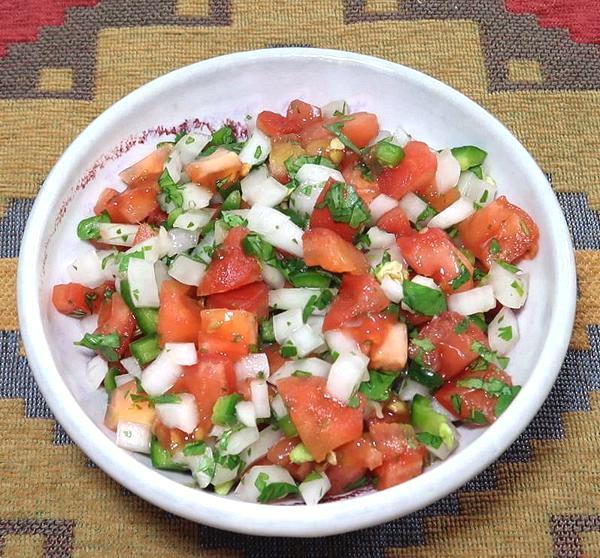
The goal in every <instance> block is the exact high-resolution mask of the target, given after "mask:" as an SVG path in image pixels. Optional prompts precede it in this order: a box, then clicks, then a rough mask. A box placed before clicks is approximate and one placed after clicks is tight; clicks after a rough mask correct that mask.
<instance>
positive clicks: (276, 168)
mask: <svg viewBox="0 0 600 558" xmlns="http://www.w3.org/2000/svg"><path fill="white" fill-rule="evenodd" d="M302 155H304V149H302V147H301V146H300V145H299V144H298V143H293V142H290V141H274V142H273V144H272V145H271V153H270V154H269V160H268V166H269V172H270V173H271V176H272V177H273V178H275V179H276V180H278V181H279V182H281V183H282V184H287V183H288V182H289V181H290V176H289V175H288V172H287V169H286V168H285V162H286V161H287V160H288V159H290V158H291V159H292V160H293V159H295V158H296V157H300V156H302Z"/></svg>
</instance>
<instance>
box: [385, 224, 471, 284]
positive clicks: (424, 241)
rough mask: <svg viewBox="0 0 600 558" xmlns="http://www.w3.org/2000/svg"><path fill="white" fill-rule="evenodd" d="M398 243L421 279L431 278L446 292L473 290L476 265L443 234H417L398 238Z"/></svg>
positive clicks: (439, 231) (433, 232) (430, 232)
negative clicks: (421, 276) (474, 267)
mask: <svg viewBox="0 0 600 558" xmlns="http://www.w3.org/2000/svg"><path fill="white" fill-rule="evenodd" d="M397 242H398V246H399V247H400V251H401V252H402V255H403V256H404V258H405V259H406V261H407V262H408V265H410V267H412V268H413V269H414V270H415V272H416V273H418V274H419V275H425V276H426V277H431V278H432V279H433V280H434V281H435V282H436V283H437V284H438V285H439V286H440V287H441V289H442V290H443V291H444V292H446V293H457V292H461V291H466V290H469V289H472V288H473V264H471V262H470V261H469V260H468V259H467V257H466V256H465V255H464V254H463V253H462V252H461V251H460V250H459V249H458V248H457V247H456V246H455V245H454V243H453V242H452V240H450V237H449V236H448V235H447V234H446V233H445V232H444V231H443V230H441V229H433V228H432V229H424V230H422V231H420V232H416V231H414V232H412V233H411V234H409V235H406V236H400V237H398V240H397ZM467 273H468V277H467V276H466V274H467ZM453 282H454V285H453ZM453 287H456V288H453Z"/></svg>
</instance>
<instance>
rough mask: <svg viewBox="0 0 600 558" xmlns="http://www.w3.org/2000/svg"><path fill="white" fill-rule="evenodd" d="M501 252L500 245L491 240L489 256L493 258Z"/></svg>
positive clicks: (493, 239)
mask: <svg viewBox="0 0 600 558" xmlns="http://www.w3.org/2000/svg"><path fill="white" fill-rule="evenodd" d="M501 250H502V249H501V248H500V243H499V242H498V241H497V240H496V239H495V238H492V241H491V242H490V254H492V255H494V256H495V255H496V254H499V253H500V251H501Z"/></svg>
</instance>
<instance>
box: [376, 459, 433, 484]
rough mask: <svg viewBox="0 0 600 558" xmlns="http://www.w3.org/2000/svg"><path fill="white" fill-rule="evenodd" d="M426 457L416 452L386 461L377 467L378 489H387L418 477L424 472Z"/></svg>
mask: <svg viewBox="0 0 600 558" xmlns="http://www.w3.org/2000/svg"><path fill="white" fill-rule="evenodd" d="M423 466H424V459H423V457H422V456H421V455H419V454H418V453H416V452H412V453H407V454H406V455H401V456H399V457H397V458H396V459H393V460H390V461H386V462H385V463H383V465H381V466H380V467H377V469H375V475H376V476H377V485H376V488H377V490H385V489H386V488H391V487H392V486H396V485H398V484H402V483H403V482H406V481H408V480H410V479H414V478H415V477H418V476H419V475H420V474H421V473H422V472H423Z"/></svg>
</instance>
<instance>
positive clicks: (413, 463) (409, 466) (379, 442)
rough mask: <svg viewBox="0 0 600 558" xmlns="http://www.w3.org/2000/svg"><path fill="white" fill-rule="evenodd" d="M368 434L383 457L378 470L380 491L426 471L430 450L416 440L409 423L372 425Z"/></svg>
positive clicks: (376, 472)
mask: <svg viewBox="0 0 600 558" xmlns="http://www.w3.org/2000/svg"><path fill="white" fill-rule="evenodd" d="M369 432H370V434H371V436H372V438H373V441H374V442H375V447H376V448H377V449H378V450H379V451H380V452H381V454H382V456H383V464H382V465H381V466H379V467H377V468H376V469H375V474H376V476H377V490H383V489H385V488H389V487H391V486H395V485H397V484H400V483H402V482H405V481H407V480H409V479H412V478H413V477H416V476H417V475H419V474H421V472H422V471H423V464H424V460H425V458H426V456H427V449H426V448H425V446H423V445H422V444H420V443H419V442H418V441H417V439H416V438H415V431H414V429H413V427H412V426H410V425H409V424H399V423H385V422H378V423H372V424H371V425H370V426H369Z"/></svg>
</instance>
